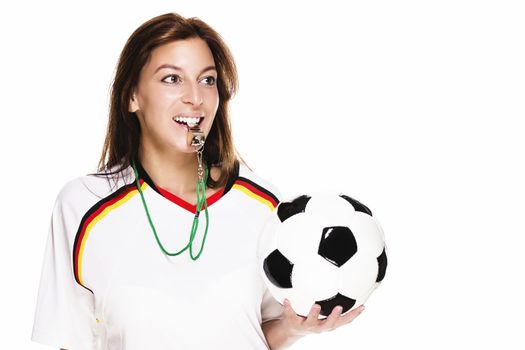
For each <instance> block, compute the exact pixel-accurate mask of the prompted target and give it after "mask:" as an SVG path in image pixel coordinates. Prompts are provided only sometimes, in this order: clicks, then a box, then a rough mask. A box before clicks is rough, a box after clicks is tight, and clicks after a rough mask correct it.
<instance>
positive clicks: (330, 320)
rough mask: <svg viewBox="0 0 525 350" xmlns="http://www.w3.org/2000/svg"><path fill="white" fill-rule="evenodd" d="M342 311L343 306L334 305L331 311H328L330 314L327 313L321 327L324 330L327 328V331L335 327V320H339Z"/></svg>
mask: <svg viewBox="0 0 525 350" xmlns="http://www.w3.org/2000/svg"><path fill="white" fill-rule="evenodd" d="M342 312H343V307H342V306H339V305H338V306H336V307H334V308H333V310H332V312H331V313H330V315H328V317H327V318H326V320H325V322H324V324H323V329H324V330H328V331H331V330H333V329H335V328H337V321H339V319H340V318H341V313H342Z"/></svg>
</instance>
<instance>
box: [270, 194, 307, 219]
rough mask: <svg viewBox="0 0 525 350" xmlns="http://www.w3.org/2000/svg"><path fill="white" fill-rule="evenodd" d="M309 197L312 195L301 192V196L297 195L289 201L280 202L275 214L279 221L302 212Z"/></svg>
mask: <svg viewBox="0 0 525 350" xmlns="http://www.w3.org/2000/svg"><path fill="white" fill-rule="evenodd" d="M310 198H312V197H310V196H307V195H305V194H303V195H302V196H299V197H297V198H295V199H294V200H292V201H290V202H281V203H280V204H279V207H278V208H277V216H278V217H279V219H280V220H281V222H284V221H285V220H287V219H288V218H290V217H291V216H294V215H295V214H299V213H304V210H305V209H306V204H307V203H308V201H309V200H310Z"/></svg>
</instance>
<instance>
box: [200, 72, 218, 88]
mask: <svg viewBox="0 0 525 350" xmlns="http://www.w3.org/2000/svg"><path fill="white" fill-rule="evenodd" d="M201 81H203V82H204V84H206V85H208V86H214V85H215V83H216V82H217V78H215V77H214V76H211V75H210V76H207V77H204V79H202V80H201Z"/></svg>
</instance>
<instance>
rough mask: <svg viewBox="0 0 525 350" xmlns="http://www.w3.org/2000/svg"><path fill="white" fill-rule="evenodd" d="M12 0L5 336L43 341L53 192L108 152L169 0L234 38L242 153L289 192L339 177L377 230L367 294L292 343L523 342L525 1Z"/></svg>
mask: <svg viewBox="0 0 525 350" xmlns="http://www.w3.org/2000/svg"><path fill="white" fill-rule="evenodd" d="M0 6H1V7H2V8H1V9H0V36H1V38H0V39H1V40H0V44H1V54H0V60H1V64H0V84H1V85H0V86H1V93H0V98H1V106H2V110H1V112H2V113H1V114H0V118H1V121H2V124H1V128H0V130H1V137H0V142H1V144H0V146H1V152H2V153H1V155H2V162H1V167H2V169H1V172H0V173H1V176H2V178H1V182H2V189H3V193H2V199H3V200H2V208H1V213H2V220H1V236H0V237H1V238H0V239H1V244H0V252H1V253H0V259H1V260H0V268H1V279H2V287H1V288H0V293H1V296H2V297H1V299H0V310H1V316H2V317H1V318H0V329H2V331H1V333H2V335H1V336H0V348H2V349H4V348H5V349H8V348H9V349H44V348H46V347H43V346H40V345H37V344H33V343H31V342H30V341H29V337H30V333H31V327H32V322H33V313H34V307H35V302H36V294H37V288H38V281H39V275H40V268H41V261H42V255H43V250H44V243H45V239H46V235H47V229H48V224H49V219H50V214H51V209H52V206H53V202H54V200H55V197H56V194H57V193H58V191H59V190H60V188H61V187H62V185H63V184H64V183H65V182H67V181H68V180H70V179H72V178H74V177H77V176H79V175H82V174H86V173H88V172H91V171H93V170H94V169H95V167H96V164H97V161H98V158H99V156H100V151H101V147H102V142H103V137H104V133H105V127H106V120H107V104H108V92H109V86H110V83H111V79H112V74H113V70H114V67H115V65H116V62H117V58H118V55H119V52H120V50H121V49H122V47H123V45H124V42H125V40H126V39H127V37H128V36H129V35H130V34H131V32H132V31H133V30H134V29H135V28H136V27H138V26H139V25H140V24H141V23H143V22H144V21H146V20H147V19H149V18H151V17H153V16H156V15H159V14H162V13H165V12H171V11H175V12H179V13H180V14H182V15H184V16H197V17H200V18H201V19H203V20H205V21H206V22H208V23H209V24H210V25H212V26H213V27H214V28H215V29H216V30H217V31H218V32H219V33H221V34H222V36H223V37H224V38H225V40H226V42H227V43H228V45H229V46H230V48H231V50H232V51H233V54H234V57H235V58H236V61H237V64H238V69H239V75H240V91H239V93H238V95H237V96H236V98H235V99H234V101H233V104H232V113H233V128H234V137H235V141H236V145H237V148H238V149H239V151H240V152H241V154H242V156H243V157H244V158H245V159H246V161H247V162H248V164H249V165H250V166H251V167H252V168H253V169H254V170H255V171H256V172H257V173H259V175H261V176H262V177H265V178H266V179H268V180H270V181H271V182H273V183H274V184H275V185H276V186H278V187H279V188H280V189H281V191H282V193H283V194H284V195H285V196H291V195H293V194H296V193H300V192H305V191H308V190H338V191H341V192H345V193H347V194H349V195H351V196H353V197H355V198H357V199H359V200H361V201H362V202H364V203H365V204H367V205H368V206H369V207H370V208H371V209H372V210H373V211H374V212H375V214H376V215H377V216H378V217H379V219H380V221H381V223H382V226H383V228H384V230H385V233H386V237H387V243H388V247H389V267H388V270H387V275H386V278H385V280H384V282H383V284H382V286H381V287H380V288H379V289H378V290H377V291H376V292H375V294H374V295H373V296H372V297H371V298H370V300H369V302H368V303H367V309H366V310H365V312H364V313H363V314H362V315H361V316H360V317H359V318H358V319H357V320H356V321H355V322H354V323H352V324H350V325H348V326H345V327H343V328H340V329H337V330H336V331H334V332H331V333H326V334H322V335H318V336H310V337H307V338H304V339H303V340H301V341H300V342H298V343H297V344H296V345H295V346H293V349H318V348H320V347H321V346H323V347H324V346H326V348H328V347H330V346H331V347H332V348H336V349H339V348H340V349H343V348H345V349H381V348H389V349H449V348H455V349H456V348H467V349H474V348H484V349H485V348H487V349H524V348H525V340H524V338H523V336H522V335H519V333H518V332H519V331H523V328H524V315H525V302H524V295H525V287H524V277H523V276H524V273H523V269H524V267H525V263H524V261H523V260H524V258H523V256H524V254H523V249H524V243H525V238H524V235H525V229H524V225H523V219H522V218H523V217H524V212H525V211H524V209H525V204H524V199H525V185H524V178H525V166H524V157H523V150H524V149H525V141H524V139H525V138H524V131H525V128H524V127H523V124H522V120H523V119H524V117H525V113H524V112H525V99H524V96H525V95H524V93H525V63H524V62H525V21H524V18H525V11H524V8H523V5H521V2H520V1H501V0H500V1H462V0H455V1H448V0H445V1H443V0H442V1H406V0H404V1H361V2H348V3H347V4H345V5H344V6H343V2H342V1H341V2H335V1H316V2H312V3H311V4H306V3H305V2H303V1H301V2H297V3H295V4H294V3H292V2H286V3H285V2H282V1H279V2H277V1H275V2H273V1H261V2H248V1H246V2H242V3H241V2H227V1H147V2H146V1H141V2H132V1H120V2H117V1H112V2H106V4H105V5H104V6H102V5H91V4H88V2H81V3H78V4H77V3H76V2H73V1H64V2H62V3H59V2H56V1H19V2H16V4H15V3H14V2H12V3H11V4H9V3H6V2H3V3H2V5H0ZM209 317H214V315H209ZM73 350H74V349H73Z"/></svg>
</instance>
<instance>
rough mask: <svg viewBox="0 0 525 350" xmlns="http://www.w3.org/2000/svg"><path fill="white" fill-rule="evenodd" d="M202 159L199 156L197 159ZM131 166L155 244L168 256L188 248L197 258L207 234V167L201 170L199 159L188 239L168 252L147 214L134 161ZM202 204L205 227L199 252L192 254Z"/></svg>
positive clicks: (146, 206) (192, 257) (191, 255)
mask: <svg viewBox="0 0 525 350" xmlns="http://www.w3.org/2000/svg"><path fill="white" fill-rule="evenodd" d="M199 156H201V157H202V154H199ZM200 159H202V158H200V157H199V160H200ZM131 166H132V167H133V170H134V171H135V182H136V184H137V189H138V191H139V193H140V198H141V199H142V204H143V205H144V210H145V211H146V216H147V217H148V221H149V226H150V227H151V230H152V231H153V235H154V236H155V240H156V241H157V244H158V245H159V248H160V250H162V252H163V253H164V254H166V255H168V256H177V255H180V254H182V253H183V252H184V251H185V250H187V249H189V251H190V257H191V259H192V260H193V261H195V260H197V259H198V258H199V257H200V256H201V254H202V251H203V249H204V242H206V236H207V235H208V220H209V217H208V204H207V203H206V181H207V180H208V168H207V167H206V166H204V168H205V171H202V162H201V161H199V171H198V175H199V179H198V180H197V186H196V190H195V191H196V194H197V205H196V209H195V217H194V218H193V224H192V225H191V233H190V241H189V242H188V244H186V246H185V247H184V248H182V249H181V250H180V251H178V252H176V253H170V252H168V251H167V250H166V249H165V248H164V246H163V245H162V243H161V242H160V239H159V236H158V234H157V230H156V229H155V225H153V221H152V220H151V216H150V214H149V210H148V205H147V204H146V199H144V193H142V187H141V186H140V182H139V172H138V171H137V167H136V166H135V162H133V161H132V162H131ZM203 173H205V176H202V175H203ZM203 206H204V213H205V214H206V229H205V230H204V237H203V238H202V243H201V248H200V250H199V253H198V254H197V255H196V256H194V255H193V240H194V239H195V234H196V233H197V228H198V227H199V214H200V211H201V210H202V207H203Z"/></svg>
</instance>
